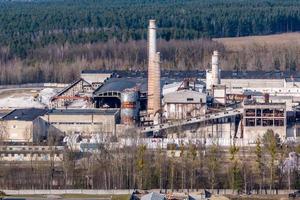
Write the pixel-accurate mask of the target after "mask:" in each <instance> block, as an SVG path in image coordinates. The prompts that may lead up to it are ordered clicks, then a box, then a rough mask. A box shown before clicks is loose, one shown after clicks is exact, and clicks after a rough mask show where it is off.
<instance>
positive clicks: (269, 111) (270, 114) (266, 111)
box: [263, 108, 273, 117]
mask: <svg viewBox="0 0 300 200" xmlns="http://www.w3.org/2000/svg"><path fill="white" fill-rule="evenodd" d="M263 117H273V110H272V109H268V108H267V109H263Z"/></svg>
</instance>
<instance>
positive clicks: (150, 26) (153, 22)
mask: <svg viewBox="0 0 300 200" xmlns="http://www.w3.org/2000/svg"><path fill="white" fill-rule="evenodd" d="M155 28H156V20H155V19H150V20H149V29H155Z"/></svg>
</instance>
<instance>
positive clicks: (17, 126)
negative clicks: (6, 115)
mask: <svg viewBox="0 0 300 200" xmlns="http://www.w3.org/2000/svg"><path fill="white" fill-rule="evenodd" d="M2 124H3V126H4V127H5V128H4V129H5V135H4V138H5V141H13V142H32V141H33V122H32V121H19V120H9V121H4V122H2Z"/></svg>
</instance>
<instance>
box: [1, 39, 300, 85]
mask: <svg viewBox="0 0 300 200" xmlns="http://www.w3.org/2000/svg"><path fill="white" fill-rule="evenodd" d="M214 50H218V51H219V52H220V67H221V69H222V70H236V71H247V70H248V71H253V70H264V71H272V70H282V71H297V70H299V69H300V60H299V53H298V52H300V47H299V45H297V43H291V44H290V43H287V44H258V43H249V44H247V45H244V46H240V48H239V49H238V50H232V49H230V48H227V46H224V45H223V44H222V43H220V42H217V41H213V40H211V39H204V38H202V39H196V40H169V41H166V40H162V39H160V40H158V51H160V52H161V61H162V62H161V68H162V70H182V71H184V70H206V69H209V68H210V67H211V66H210V65H211V64H210V62H211V55H212V52H213V51H214ZM147 57H148V56H147V41H146V40H139V41H134V40H130V41H128V42H120V41H115V40H108V41H107V42H99V43H95V44H89V43H88V44H69V43H66V44H64V45H56V44H55V45H54V44H53V45H49V46H47V47H45V48H39V49H32V50H30V52H29V53H28V57H27V58H26V59H18V58H15V59H12V60H10V59H9V52H8V51H7V49H2V50H1V49H0V84H19V83H36V82H63V83H70V82H73V81H74V80H75V79H77V78H78V77H79V76H80V72H81V70H83V69H108V70H140V71H141V70H147V59H148V58H147Z"/></svg>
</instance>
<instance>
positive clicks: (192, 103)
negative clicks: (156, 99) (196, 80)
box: [163, 90, 206, 120]
mask: <svg viewBox="0 0 300 200" xmlns="http://www.w3.org/2000/svg"><path fill="white" fill-rule="evenodd" d="M205 112H206V94H204V93H200V92H197V91H193V90H179V91H175V92H172V93H168V94H166V95H165V96H164V98H163V113H164V118H165V119H167V120H180V119H187V118H190V117H196V116H200V115H204V114H205Z"/></svg>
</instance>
